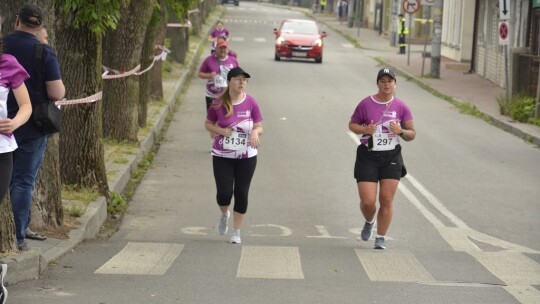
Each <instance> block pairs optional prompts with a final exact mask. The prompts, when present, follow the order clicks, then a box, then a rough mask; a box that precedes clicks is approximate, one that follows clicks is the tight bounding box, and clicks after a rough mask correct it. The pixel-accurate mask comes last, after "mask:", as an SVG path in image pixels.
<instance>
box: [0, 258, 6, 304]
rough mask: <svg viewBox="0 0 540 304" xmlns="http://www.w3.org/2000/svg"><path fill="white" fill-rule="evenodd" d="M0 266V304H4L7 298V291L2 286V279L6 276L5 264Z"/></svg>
mask: <svg viewBox="0 0 540 304" xmlns="http://www.w3.org/2000/svg"><path fill="white" fill-rule="evenodd" d="M0 266H1V267H2V273H1V274H0V284H2V285H1V287H2V296H1V298H0V304H5V303H6V300H7V297H8V291H7V289H6V287H5V286H4V277H5V276H6V274H7V265H6V264H0Z"/></svg>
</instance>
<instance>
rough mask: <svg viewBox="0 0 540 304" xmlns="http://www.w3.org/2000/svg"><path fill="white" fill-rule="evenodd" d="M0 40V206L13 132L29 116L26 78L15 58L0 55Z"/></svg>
mask: <svg viewBox="0 0 540 304" xmlns="http://www.w3.org/2000/svg"><path fill="white" fill-rule="evenodd" d="M2 48H3V46H2V39H1V37H0V205H1V204H2V201H3V200H4V196H5V195H6V193H7V190H8V187H9V183H10V181H11V173H12V170H13V151H15V149H17V141H16V140H15V135H14V134H13V131H15V130H16V129H17V128H18V127H20V126H22V125H23V124H24V123H25V122H26V121H28V119H29V118H30V115H31V114H32V104H31V103H30V96H29V95H28V90H27V89H26V85H25V84H24V81H25V80H26V79H28V78H29V77H30V76H29V75H28V73H26V70H25V69H24V68H23V67H22V66H21V65H20V64H19V62H18V61H17V59H15V57H13V56H11V55H9V54H2ZM10 90H11V91H13V95H15V99H16V100H17V105H18V106H19V110H18V111H17V114H16V115H15V117H13V118H8V111H7V97H8V93H9V91H10Z"/></svg>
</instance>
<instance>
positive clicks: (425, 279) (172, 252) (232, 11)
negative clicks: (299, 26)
mask: <svg viewBox="0 0 540 304" xmlns="http://www.w3.org/2000/svg"><path fill="white" fill-rule="evenodd" d="M283 18H305V17H304V16H302V15H301V14H299V13H297V12H294V11H289V10H283V9H279V8H273V7H267V6H259V4H257V3H245V2H242V3H241V5H240V6H239V7H234V6H227V7H226V13H225V15H224V18H223V20H224V22H225V26H226V27H227V28H228V29H229V30H230V32H231V33H232V36H233V39H232V41H231V43H230V47H231V48H232V49H233V50H235V51H236V52H237V53H238V54H239V58H238V59H239V61H240V65H241V66H242V67H243V68H244V69H245V70H246V71H247V72H248V73H250V74H251V76H252V78H251V79H250V82H249V86H248V93H249V94H251V95H253V96H254V97H255V98H256V99H257V100H258V102H259V104H260V106H261V111H262V114H263V117H264V121H263V125H264V129H265V134H264V135H263V137H262V146H261V148H260V153H259V157H258V165H257V170H256V173H255V177H254V180H253V183H252V187H251V192H250V193H251V196H250V206H249V209H248V213H247V215H246V219H245V222H244V227H243V229H242V241H243V243H242V244H241V245H231V244H228V243H227V240H228V237H222V236H218V235H217V234H216V233H215V225H216V224H217V220H218V218H219V211H218V208H217V205H216V203H215V190H214V189H215V186H214V180H213V176H212V167H211V157H210V154H209V152H210V139H209V138H208V133H207V132H206V131H205V130H204V127H203V121H204V117H205V116H204V111H205V107H204V96H203V94H204V82H203V81H202V80H200V79H194V80H193V81H192V82H191V84H190V86H189V87H188V88H187V89H186V91H185V94H184V96H183V97H182V104H181V105H180V106H179V107H178V110H177V112H176V113H175V115H174V118H173V121H172V122H171V124H170V127H169V129H168V131H167V132H166V135H165V138H164V140H163V142H162V144H161V147H160V150H159V152H158V153H157V154H156V157H155V159H154V163H153V165H152V166H151V168H150V169H149V170H148V172H147V173H146V175H145V177H144V179H143V180H142V182H141V184H140V186H139V187H138V189H137V191H136V194H135V195H134V197H133V199H132V201H131V202H130V207H129V209H128V211H127V214H126V215H125V218H124V221H123V223H122V225H121V227H120V230H119V231H118V232H117V233H116V234H115V235H114V236H112V237H111V238H110V239H108V240H94V241H89V242H85V243H83V244H81V245H80V246H78V247H77V248H76V249H75V250H74V251H73V253H71V254H68V255H66V256H64V257H63V258H62V259H61V260H59V261H58V262H57V264H56V265H51V267H50V268H49V270H47V272H46V273H45V274H44V277H43V278H42V279H40V280H36V281H30V282H24V283H20V284H18V285H16V286H11V287H10V291H9V292H10V298H9V303H12V304H23V303H24V304H28V303H41V304H49V303H51V304H52V303H55V304H63V303H70V304H71V303H80V304H84V303H100V304H101V303H103V304H109V303H115V304H116V303H117V304H124V303H145V304H146V303H185V304H187V303H190V304H191V303H222V302H234V303H245V304H248V303H250V304H251V303H261V304H262V303H344V304H345V303H351V304H352V303H355V304H356V303H538V302H540V291H539V290H538V288H539V286H540V266H539V265H540V229H539V228H540V224H539V221H538V214H540V206H539V205H538V200H539V199H538V197H539V194H540V193H539V187H538V180H539V177H540V151H538V149H537V148H534V147H533V146H532V145H529V144H527V143H525V142H523V141H522V140H520V139H518V138H516V137H513V136H512V135H510V134H508V133H506V132H504V131H501V130H499V129H497V128H496V127H493V126H491V125H489V124H487V123H485V122H484V121H482V120H480V119H477V118H474V117H472V116H468V115H464V114H460V113H459V112H458V110H457V109H455V108H454V107H453V106H451V105H450V104H448V103H447V102H446V101H444V100H441V99H439V98H437V97H434V96H433V95H431V94H429V93H427V92H425V91H423V90H422V89H420V88H419V87H418V86H416V85H415V84H413V83H409V82H407V81H405V80H403V79H399V77H398V82H397V84H398V90H397V96H399V97H400V98H402V99H403V100H405V101H406V102H407V103H408V104H409V106H410V107H411V109H412V111H413V114H414V118H415V125H416V129H417V138H416V140H415V141H413V142H409V143H404V144H403V151H404V152H403V154H404V159H405V163H406V165H407V168H408V171H409V175H408V176H407V177H406V178H405V179H404V180H403V181H402V183H401V184H400V187H399V191H398V193H397V196H396V199H395V214H394V221H393V223H392V226H391V228H390V231H389V234H388V241H387V243H388V244H387V245H388V248H387V250H385V251H379V250H374V249H372V247H373V243H372V241H370V242H359V241H357V240H356V237H357V236H358V234H359V229H360V227H361V226H362V224H363V219H362V217H361V215H360V211H359V207H358V204H359V201H358V195H357V191H356V185H355V181H354V179H353V176H352V172H353V165H354V155H355V149H356V145H357V139H356V137H355V136H351V134H350V133H349V132H348V121H349V118H350V116H351V114H352V112H353V110H354V108H355V106H356V104H357V103H358V101H359V100H360V99H361V98H363V97H365V96H367V95H369V94H374V93H375V92H376V84H375V77H376V73H377V71H378V69H379V68H380V67H379V66H377V64H376V62H375V61H374V60H373V59H371V57H370V56H372V55H375V54H373V53H370V52H369V51H363V50H358V49H355V48H354V47H352V45H351V44H350V43H349V42H348V41H347V40H345V39H344V38H342V37H340V36H339V35H338V34H336V33H334V32H332V31H331V30H330V29H326V30H327V31H328V33H329V36H328V38H327V39H326V43H327V45H326V49H325V54H324V59H323V63H322V64H316V63H312V62H305V61H301V60H282V61H280V62H276V61H274V53H273V34H272V29H273V28H274V27H277V25H278V23H279V21H280V20H281V19H283Z"/></svg>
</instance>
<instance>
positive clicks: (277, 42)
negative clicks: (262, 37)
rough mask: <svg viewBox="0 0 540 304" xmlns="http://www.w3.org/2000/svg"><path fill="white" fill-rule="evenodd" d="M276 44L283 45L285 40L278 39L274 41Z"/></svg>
mask: <svg viewBox="0 0 540 304" xmlns="http://www.w3.org/2000/svg"><path fill="white" fill-rule="evenodd" d="M276 44H285V39H284V38H283V37H279V38H278V39H277V40H276Z"/></svg>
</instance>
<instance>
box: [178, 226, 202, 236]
mask: <svg viewBox="0 0 540 304" xmlns="http://www.w3.org/2000/svg"><path fill="white" fill-rule="evenodd" d="M207 229H208V228H206V227H184V228H182V229H180V231H182V233H185V234H192V235H207V233H206V232H202V231H203V230H207Z"/></svg>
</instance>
